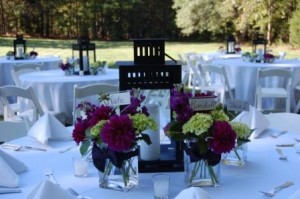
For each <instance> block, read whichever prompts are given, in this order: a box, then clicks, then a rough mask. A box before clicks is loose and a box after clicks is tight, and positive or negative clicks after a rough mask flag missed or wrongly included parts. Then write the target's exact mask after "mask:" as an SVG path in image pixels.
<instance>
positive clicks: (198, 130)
mask: <svg viewBox="0 0 300 199" xmlns="http://www.w3.org/2000/svg"><path fill="white" fill-rule="evenodd" d="M170 106H171V110H172V111H173V118H174V120H173V121H171V122H170V123H168V124H167V125H166V126H165V128H164V130H165V132H166V134H167V136H169V137H170V138H171V139H174V140H177V141H185V147H184V151H185V182H186V184H187V185H188V186H218V185H219V172H220V166H219V165H220V164H219V163H220V161H221V154H222V153H228V152H230V151H231V150H232V149H234V147H235V144H236V138H237V134H236V132H235V130H234V128H233V126H232V125H231V124H230V122H229V117H228V116H227V115H226V114H225V112H224V110H223V106H222V105H221V104H218V103H217V102H216V96H215V95H214V93H213V92H210V91H208V92H202V93H196V94H195V95H192V93H190V92H184V90H183V86H181V85H180V86H179V85H177V86H176V87H175V88H174V89H173V90H172V92H171V101H170Z"/></svg>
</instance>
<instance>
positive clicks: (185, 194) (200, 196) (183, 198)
mask: <svg viewBox="0 0 300 199" xmlns="http://www.w3.org/2000/svg"><path fill="white" fill-rule="evenodd" d="M175 199H212V197H211V196H210V195H209V194H208V193H207V192H206V191H205V190H203V189H201V188H200V187H190V188H187V189H184V190H182V191H181V192H180V193H179V194H178V195H177V196H176V197H175Z"/></svg>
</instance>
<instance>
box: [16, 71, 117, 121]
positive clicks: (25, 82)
mask: <svg viewBox="0 0 300 199" xmlns="http://www.w3.org/2000/svg"><path fill="white" fill-rule="evenodd" d="M20 82H21V86H22V87H24V88H26V87H29V86H30V87H32V88H33V90H34V92H35V94H36V96H37V98H38V100H39V102H40V104H41V106H42V108H43V110H44V111H55V112H59V113H64V114H65V116H66V121H67V122H68V123H72V111H73V110H72V109H73V108H72V106H73V98H74V94H73V88H74V85H77V86H85V85H89V84H95V83H109V84H119V70H118V69H107V71H106V73H105V74H98V75H85V76H78V75H71V76H65V75H64V72H63V71H62V70H47V71H38V72H32V73H27V74H23V75H21V76H20Z"/></svg>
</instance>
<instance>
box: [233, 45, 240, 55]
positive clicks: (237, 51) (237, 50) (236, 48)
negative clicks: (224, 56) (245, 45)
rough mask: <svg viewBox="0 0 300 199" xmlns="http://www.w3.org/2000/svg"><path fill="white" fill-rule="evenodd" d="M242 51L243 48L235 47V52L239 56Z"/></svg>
mask: <svg viewBox="0 0 300 199" xmlns="http://www.w3.org/2000/svg"><path fill="white" fill-rule="evenodd" d="M241 51H242V48H241V47H240V45H239V44H236V45H235V46H234V52H235V53H237V54H239V53H241Z"/></svg>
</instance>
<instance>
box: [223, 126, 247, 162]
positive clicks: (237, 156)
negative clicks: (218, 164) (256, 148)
mask: <svg viewBox="0 0 300 199" xmlns="http://www.w3.org/2000/svg"><path fill="white" fill-rule="evenodd" d="M230 124H231V126H232V127H233V129H234V131H235V132H236V133H237V142H236V146H235V148H234V149H233V150H232V151H231V152H230V153H226V154H224V156H223V158H222V159H223V162H224V163H225V164H227V165H235V166H243V165H244V164H245V163H246V161H247V143H248V142H250V139H249V137H250V135H251V133H252V132H253V130H251V129H250V128H249V126H248V125H247V124H244V123H241V122H236V121H232V122H230Z"/></svg>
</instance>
